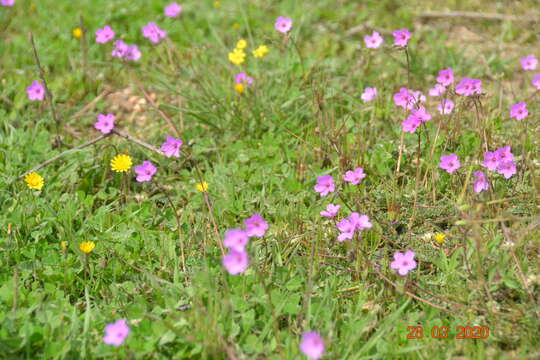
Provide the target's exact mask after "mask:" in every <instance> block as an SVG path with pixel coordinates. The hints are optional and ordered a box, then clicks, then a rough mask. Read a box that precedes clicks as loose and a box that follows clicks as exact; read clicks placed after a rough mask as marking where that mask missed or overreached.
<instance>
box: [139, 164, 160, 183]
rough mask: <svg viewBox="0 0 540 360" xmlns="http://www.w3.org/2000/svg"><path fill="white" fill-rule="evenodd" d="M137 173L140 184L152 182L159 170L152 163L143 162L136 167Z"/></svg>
mask: <svg viewBox="0 0 540 360" xmlns="http://www.w3.org/2000/svg"><path fill="white" fill-rule="evenodd" d="M134 170H135V173H136V174H137V179H136V180H137V181H138V182H146V181H150V180H152V176H154V174H155V173H156V171H157V168H156V167H155V166H154V164H152V163H151V162H150V161H143V163H142V164H141V165H139V166H135V167H134Z"/></svg>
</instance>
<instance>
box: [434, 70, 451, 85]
mask: <svg viewBox="0 0 540 360" xmlns="http://www.w3.org/2000/svg"><path fill="white" fill-rule="evenodd" d="M437 82H438V83H439V84H442V85H443V86H448V85H450V84H452V83H453V82H454V73H453V72H452V68H448V69H444V70H441V71H439V76H437Z"/></svg>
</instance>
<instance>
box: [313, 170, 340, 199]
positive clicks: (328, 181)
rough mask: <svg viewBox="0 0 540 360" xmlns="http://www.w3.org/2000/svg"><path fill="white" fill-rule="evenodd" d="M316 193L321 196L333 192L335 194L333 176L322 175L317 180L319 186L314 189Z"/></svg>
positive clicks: (316, 185)
mask: <svg viewBox="0 0 540 360" xmlns="http://www.w3.org/2000/svg"><path fill="white" fill-rule="evenodd" d="M313 189H315V191H316V192H318V193H319V194H321V196H326V195H328V194H329V193H331V192H334V190H335V189H336V186H335V185H334V179H333V178H332V175H322V176H319V177H318V178H317V184H315V186H314V187H313Z"/></svg>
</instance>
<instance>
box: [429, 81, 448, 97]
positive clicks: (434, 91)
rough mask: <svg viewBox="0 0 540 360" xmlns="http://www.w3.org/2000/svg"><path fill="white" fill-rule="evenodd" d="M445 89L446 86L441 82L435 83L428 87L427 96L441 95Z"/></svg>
mask: <svg viewBox="0 0 540 360" xmlns="http://www.w3.org/2000/svg"><path fill="white" fill-rule="evenodd" d="M445 91H446V88H445V87H444V86H443V85H442V84H435V86H434V87H433V88H431V89H429V92H428V93H429V96H441V95H442V94H444V92H445Z"/></svg>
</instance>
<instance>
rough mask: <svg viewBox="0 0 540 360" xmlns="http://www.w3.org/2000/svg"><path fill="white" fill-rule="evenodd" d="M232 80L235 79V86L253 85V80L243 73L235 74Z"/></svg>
mask: <svg viewBox="0 0 540 360" xmlns="http://www.w3.org/2000/svg"><path fill="white" fill-rule="evenodd" d="M234 78H235V81H236V84H242V83H244V84H246V83H247V84H252V83H253V78H252V77H251V76H247V74H246V73H245V72H241V73H240V74H236V76H235V77H234Z"/></svg>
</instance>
